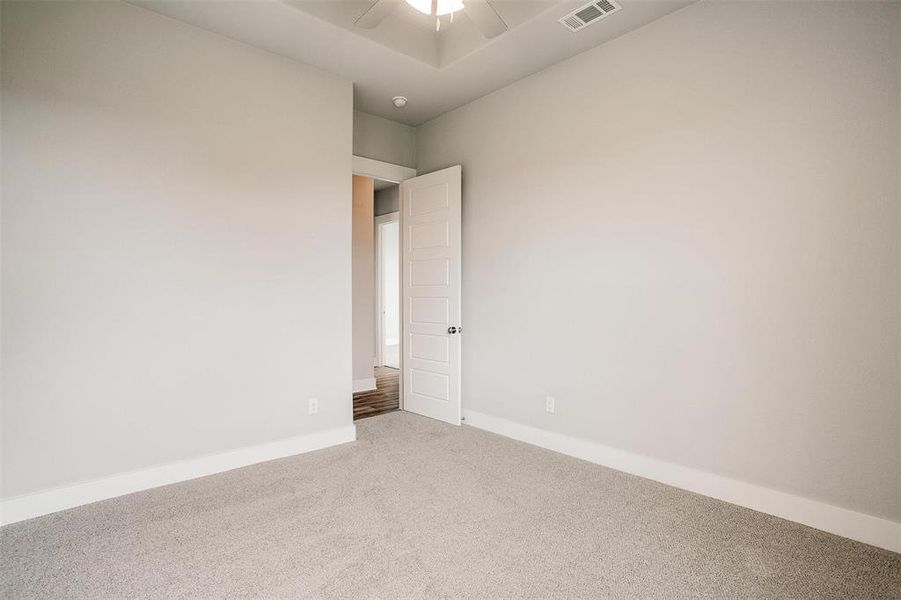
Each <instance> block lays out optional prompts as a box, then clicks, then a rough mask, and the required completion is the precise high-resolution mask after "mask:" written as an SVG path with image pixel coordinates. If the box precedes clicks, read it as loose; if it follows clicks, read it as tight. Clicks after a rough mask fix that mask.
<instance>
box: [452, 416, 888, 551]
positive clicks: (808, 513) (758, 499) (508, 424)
mask: <svg viewBox="0 0 901 600" xmlns="http://www.w3.org/2000/svg"><path fill="white" fill-rule="evenodd" d="M464 418H465V423H466V425H471V426H472V427H477V428H479V429H484V430H486V431H491V432H493V433H497V434H500V435H503V436H506V437H509V438H513V439H515V440H519V441H522V442H526V443H529V444H534V445H535V446H541V447H542V448H547V449H548V450H553V451H555V452H560V453H561V454H567V455H569V456H574V457H576V458H581V459H582V460H587V461H589V462H593V463H596V464H599V465H603V466H605V467H610V468H612V469H617V470H619V471H625V472H626V473H631V474H633V475H639V476H641V477H646V478H648V479H653V480H655V481H659V482H662V483H665V484H668V485H672V486H674V487H678V488H682V489H684V490H688V491H691V492H695V493H697V494H703V495H705V496H710V497H712V498H717V499H718V500H724V501H726V502H730V503H732V504H737V505H739V506H744V507H746V508H750V509H753V510H756V511H759V512H763V513H767V514H770V515H774V516H777V517H780V518H782V519H788V520H789V521H795V522H796V523H801V524H803V525H807V526H809V527H813V528H815V529H820V530H822V531H828V532H829V533H834V534H836V535H840V536H843V537H846V538H851V539H852V540H857V541H859V542H864V543H865V544H871V545H873V546H878V547H880V548H885V549H887V550H891V551H893V552H901V523H897V522H895V521H889V520H887V519H881V518H879V517H874V516H872V515H867V514H864V513H860V512H856V511H853V510H849V509H847V508H841V507H838V506H834V505H831V504H826V503H824V502H819V501H817V500H811V499H810V498H804V497H802V496H796V495H793V494H789V493H786V492H780V491H778V490H774V489H771V488H766V487H763V486H759V485H754V484H751V483H745V482H743V481H738V480H736V479H730V478H728V477H723V476H721V475H715V474H713V473H707V472H705V471H699V470H697V469H692V468H689V467H683V466H680V465H676V464H673V463H669V462H666V461H662V460H658V459H656V458H650V457H647V456H641V455H639V454H633V453H631V452H626V451H625V450H619V449H617V448H611V447H609V446H603V445H601V444H596V443H594V442H589V441H587V440H581V439H578V438H574V437H570V436H567V435H563V434H561V433H554V432H551V431H547V430H544V429H538V428H537V427H530V426H528V425H522V424H520V423H515V422H513V421H508V420H506V419H502V418H499V417H493V416H490V415H486V414H483V413H479V412H476V411H471V410H466V411H464Z"/></svg>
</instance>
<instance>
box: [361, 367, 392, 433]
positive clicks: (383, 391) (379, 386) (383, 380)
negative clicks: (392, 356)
mask: <svg viewBox="0 0 901 600" xmlns="http://www.w3.org/2000/svg"><path fill="white" fill-rule="evenodd" d="M399 378H400V371H399V370H397V369H392V368H391V367H376V369H375V385H376V389H374V390H370V391H368V392H358V393H356V394H354V420H355V421H356V420H357V419H362V418H364V417H372V416H375V415H380V414H382V413H386V412H391V411H392V410H397V409H398V408H399V407H400V386H399Z"/></svg>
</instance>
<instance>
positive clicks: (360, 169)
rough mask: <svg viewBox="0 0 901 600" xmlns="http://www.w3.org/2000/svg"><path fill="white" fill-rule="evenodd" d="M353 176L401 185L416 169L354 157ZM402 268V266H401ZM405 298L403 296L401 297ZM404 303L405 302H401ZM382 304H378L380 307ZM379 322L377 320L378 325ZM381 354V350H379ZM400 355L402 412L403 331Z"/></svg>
mask: <svg viewBox="0 0 901 600" xmlns="http://www.w3.org/2000/svg"><path fill="white" fill-rule="evenodd" d="M351 171H352V173H351V174H352V175H362V176H363V177H371V178H373V179H381V180H382V181H390V182H391V183H396V184H398V185H400V184H401V183H402V182H403V181H404V180H406V179H412V178H413V177H416V169H413V168H411V167H405V166H403V165H395V164H393V163H389V162H384V161H381V160H375V159H373V158H366V157H365V156H356V155H354V156H353V161H352V167H351ZM399 196H400V190H398V204H400V197H399ZM398 229H399V231H398V243H399V244H400V245H401V249H403V243H404V227H403V220H402V219H401V223H400V225H399V226H398ZM397 254H398V260H401V257H402V252H398V253H397ZM401 266H402V265H401ZM399 275H400V276H399V277H398V283H399V284H400V285H401V286H403V281H404V274H403V269H402V268H401V270H400V272H399ZM400 297H401V298H403V295H401V296H400ZM401 301H403V300H401ZM380 302H381V300H379V302H376V305H378V304H379V303H380ZM401 314H403V307H401ZM378 322H379V321H378V320H376V323H378ZM379 351H380V352H381V350H379ZM398 353H399V354H400V360H399V361H398V362H399V363H400V365H399V366H400V374H399V376H398V386H397V393H398V407H399V408H400V410H403V409H404V378H403V372H404V336H403V331H401V335H400V339H399V340H398ZM353 402H354V400H353V393H351V396H350V405H351V411H353Z"/></svg>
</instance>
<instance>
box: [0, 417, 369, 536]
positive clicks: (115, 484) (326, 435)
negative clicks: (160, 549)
mask: <svg viewBox="0 0 901 600" xmlns="http://www.w3.org/2000/svg"><path fill="white" fill-rule="evenodd" d="M356 439H357V430H356V427H355V426H354V425H348V426H346V427H339V428H337V429H328V430H326V431H318V432H315V433H308V434H305V435H298V436H296V437H292V438H287V439H283V440H278V441H276V442H269V443H267V444H260V445H257V446H249V447H246V448H238V449H236V450H230V451H228V452H223V453H221V454H213V455H209V456H202V457H200V458H193V459H188V460H183V461H179V462H174V463H169V464H165V465H160V466H157V467H150V468H147V469H140V470H137V471H129V472H127V473H121V474H119V475H113V476H111V477H105V478H103V479H95V480H91V481H84V482H81V483H76V484H74V485H70V486H66V487H60V488H54V489H50V490H46V491H43V492H36V493H34V494H27V495H24V496H16V497H13V498H8V499H4V500H2V501H0V525H8V524H10V523H15V522H17V521H24V520H25V519H31V518H33V517H39V516H41V515H46V514H49V513H54V512H57V511H60V510H66V509H68V508H74V507H76V506H81V505H83V504H90V503H91V502H97V501H99V500H107V499H109V498H115V497H116V496H122V495H125V494H131V493H132V492H140V491H141V490H147V489H150V488H155V487H159V486H161V485H169V484H171V483H178V482H180V481H187V480H189V479H195V478H197V477H203V476H205V475H213V474H215V473H221V472H223V471H230V470H232V469H237V468H239V467H246V466H248V465H252V464H256V463H260V462H264V461H267V460H273V459H276V458H283V457H285V456H293V455H295V454H302V453H304V452H311V451H313V450H320V449H322V448H328V447H329V446H336V445H338V444H344V443H346V442H352V441H354V440H356Z"/></svg>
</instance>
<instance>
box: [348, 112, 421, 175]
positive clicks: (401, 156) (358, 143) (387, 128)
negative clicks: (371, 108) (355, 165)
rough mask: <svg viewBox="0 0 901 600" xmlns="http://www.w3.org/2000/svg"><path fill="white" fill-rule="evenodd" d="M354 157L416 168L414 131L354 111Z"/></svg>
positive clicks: (410, 128) (412, 128) (408, 127)
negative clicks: (363, 157)
mask: <svg viewBox="0 0 901 600" xmlns="http://www.w3.org/2000/svg"><path fill="white" fill-rule="evenodd" d="M354 155H356V156H365V157H366V158H373V159H375V160H380V161H383V162H387V163H391V164H395V165H401V166H404V167H410V168H415V167H416V129H415V128H414V127H410V126H409V125H403V124H401V123H395V122H394V121H389V120H388V119H383V118H382V117H377V116H375V115H370V114H368V113H364V112H360V111H358V110H356V111H354Z"/></svg>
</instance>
